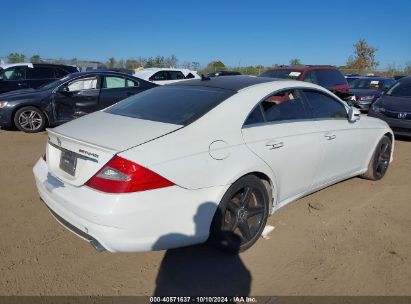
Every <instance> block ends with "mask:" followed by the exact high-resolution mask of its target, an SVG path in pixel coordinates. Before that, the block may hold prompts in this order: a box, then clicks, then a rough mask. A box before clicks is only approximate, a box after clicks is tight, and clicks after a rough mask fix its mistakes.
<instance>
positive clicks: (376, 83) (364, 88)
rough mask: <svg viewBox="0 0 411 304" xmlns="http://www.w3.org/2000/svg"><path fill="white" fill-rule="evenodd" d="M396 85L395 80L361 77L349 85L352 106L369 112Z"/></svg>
mask: <svg viewBox="0 0 411 304" xmlns="http://www.w3.org/2000/svg"><path fill="white" fill-rule="evenodd" d="M394 83H395V79H393V78H384V77H374V76H372V77H370V76H368V77H361V78H358V79H356V80H354V81H352V82H350V83H349V87H350V94H351V95H352V96H351V100H352V101H353V102H352V104H353V105H354V106H356V107H357V108H359V109H360V110H361V111H364V112H367V111H368V109H369V108H370V105H371V104H372V103H373V102H374V101H376V100H377V98H378V97H380V96H381V94H382V93H384V91H386V90H388V89H389V88H390V87H391V86H392V85H393V84H394Z"/></svg>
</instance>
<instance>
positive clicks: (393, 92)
mask: <svg viewBox="0 0 411 304" xmlns="http://www.w3.org/2000/svg"><path fill="white" fill-rule="evenodd" d="M386 94H387V95H388V96H393V97H411V80H403V81H401V80H400V81H398V82H397V83H395V84H394V85H393V86H392V87H391V88H390V89H389V90H388V91H387V93H386Z"/></svg>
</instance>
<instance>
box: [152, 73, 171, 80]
mask: <svg viewBox="0 0 411 304" xmlns="http://www.w3.org/2000/svg"><path fill="white" fill-rule="evenodd" d="M149 79H150V81H162V80H167V72H166V71H160V72H157V73H155V74H154V75H153V76H151V77H150V78H149Z"/></svg>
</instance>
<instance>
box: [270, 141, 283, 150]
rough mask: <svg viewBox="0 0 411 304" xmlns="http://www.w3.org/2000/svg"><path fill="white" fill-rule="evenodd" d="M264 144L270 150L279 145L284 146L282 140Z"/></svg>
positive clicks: (279, 146)
mask: <svg viewBox="0 0 411 304" xmlns="http://www.w3.org/2000/svg"><path fill="white" fill-rule="evenodd" d="M265 146H266V147H269V148H270V150H273V149H279V148H281V147H284V143H283V142H282V141H276V142H269V143H266V144H265Z"/></svg>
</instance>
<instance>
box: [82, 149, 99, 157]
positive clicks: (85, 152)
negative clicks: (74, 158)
mask: <svg viewBox="0 0 411 304" xmlns="http://www.w3.org/2000/svg"><path fill="white" fill-rule="evenodd" d="M78 151H79V153H83V154H86V155H88V156H92V157H95V158H98V154H96V153H91V152H89V151H86V150H83V149H79V150H78Z"/></svg>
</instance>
